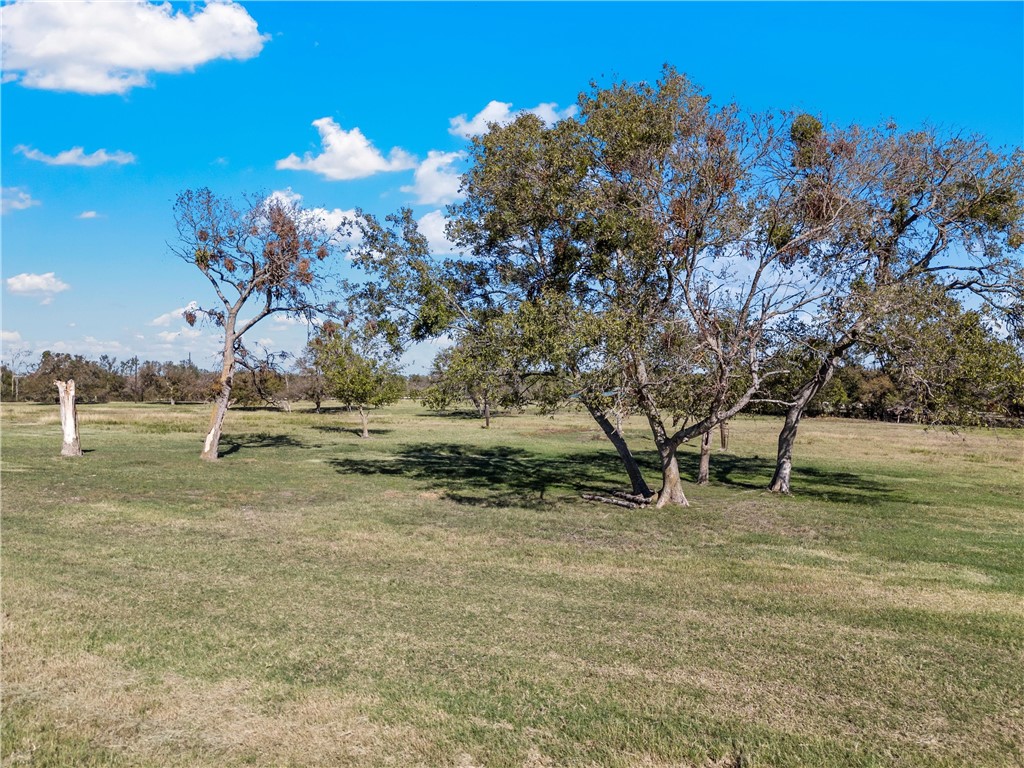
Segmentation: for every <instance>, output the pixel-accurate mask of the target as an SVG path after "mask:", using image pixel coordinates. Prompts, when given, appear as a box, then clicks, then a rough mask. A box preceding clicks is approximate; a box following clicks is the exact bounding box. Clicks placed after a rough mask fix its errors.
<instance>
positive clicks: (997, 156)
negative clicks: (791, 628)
mask: <svg viewBox="0 0 1024 768" xmlns="http://www.w3.org/2000/svg"><path fill="white" fill-rule="evenodd" d="M800 128H801V130H800V135H799V140H798V141H796V142H795V143H796V145H797V146H796V148H795V151H794V154H793V159H792V164H793V166H794V167H795V168H798V169H799V170H800V172H801V173H802V174H804V175H806V176H807V177H808V178H817V177H820V176H821V175H823V174H825V173H827V172H828V169H827V167H825V166H824V165H823V163H826V162H827V161H828V158H830V157H831V156H833V155H835V154H837V153H838V154H842V155H846V156H848V157H850V162H849V164H848V166H847V173H848V179H847V181H848V183H847V186H846V188H847V194H848V195H849V196H850V206H849V207H848V209H847V213H848V215H847V216H845V217H844V218H843V219H842V220H841V221H839V222H837V224H838V226H837V227H836V230H835V234H834V236H833V239H832V242H831V244H830V249H829V254H828V257H827V258H826V259H823V260H821V261H819V262H818V263H817V267H818V270H819V274H820V275H821V276H822V277H823V278H824V279H825V280H826V281H827V284H828V289H829V290H828V298H827V299H826V300H823V301H822V302H820V304H819V305H818V306H817V307H816V308H815V310H816V311H815V313H814V315H813V323H812V327H811V328H810V329H804V331H805V332H804V333H803V334H802V335H801V336H800V337H799V338H794V339H792V340H791V341H792V344H793V346H794V347H798V348H800V349H802V351H803V352H804V353H805V354H806V356H807V357H808V358H809V364H808V365H806V366H804V370H805V371H806V374H805V376H804V378H802V379H801V380H799V381H796V382H794V386H793V388H792V389H791V391H790V392H789V393H788V395H787V396H785V398H784V402H785V405H786V415H785V419H784V423H783V427H782V429H781V431H780V433H779V439H778V453H777V459H776V469H775V474H774V476H773V477H772V480H771V483H770V485H769V488H770V490H772V491H776V492H782V493H788V492H789V491H790V476H791V471H792V457H793V447H794V444H795V442H796V436H797V431H798V428H799V424H800V420H801V418H802V417H803V415H804V414H805V413H806V411H807V408H808V406H809V404H810V403H811V401H812V400H813V399H814V398H815V397H816V396H817V395H818V393H820V392H821V391H822V390H823V388H825V387H826V386H827V385H828V383H829V381H830V380H831V379H832V376H833V375H834V373H835V371H836V369H837V366H838V365H839V364H840V361H841V360H842V359H843V357H844V356H845V355H847V354H849V353H850V352H851V351H853V350H854V349H855V347H856V346H857V345H858V344H862V343H864V342H865V341H867V340H870V349H871V350H873V351H875V352H876V353H878V354H884V351H885V349H886V348H887V347H888V348H891V349H903V354H906V344H907V343H908V342H913V341H914V338H913V337H909V338H907V337H901V336H900V335H899V334H898V333H897V329H899V328H900V326H901V323H900V319H901V318H902V319H904V320H909V319H911V318H913V317H914V312H915V310H914V306H915V305H917V306H920V304H921V302H924V303H925V305H926V306H928V305H929V303H931V304H934V305H935V306H936V308H937V307H938V305H939V304H941V299H940V298H938V297H937V296H936V294H942V293H948V294H950V295H952V296H972V297H974V300H975V301H977V302H978V303H979V304H981V305H985V306H987V307H988V308H989V310H990V311H991V312H993V313H994V314H996V315H1001V316H1002V317H1003V318H1006V317H1008V316H1009V317H1012V315H1013V312H1014V310H1015V309H1016V308H1017V307H1019V306H1020V305H1021V301H1022V297H1024V279H1022V267H1021V254H1022V251H1021V248H1020V247H1021V245H1022V243H1024V231H1022V230H1024V154H1022V153H1021V151H1020V150H1019V149H1018V150H1016V151H1014V152H1012V153H1008V152H1000V151H996V150H993V149H992V148H990V147H989V146H988V145H987V144H986V143H985V142H984V141H983V140H981V139H979V138H974V137H963V136H952V137H950V136H943V135H942V134H940V133H939V132H938V131H935V130H921V131H910V132H903V131H900V130H898V129H897V127H896V126H893V125H889V126H886V127H884V128H880V129H876V130H870V131H861V130H858V129H851V130H849V131H844V132H841V133H840V132H836V131H832V132H827V131H825V130H824V129H823V128H822V126H821V124H820V123H818V122H817V121H813V120H810V119H806V118H805V119H804V121H803V122H802V125H801V126H800ZM903 326H904V327H908V326H907V324H906V323H903ZM954 351H955V352H956V353H957V354H969V353H970V351H969V350H967V349H965V348H964V347H963V346H961V347H960V348H958V349H956V350H954ZM918 356H919V357H921V356H927V351H926V350H921V351H920V354H919V355H918Z"/></svg>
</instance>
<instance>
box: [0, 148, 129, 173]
mask: <svg viewBox="0 0 1024 768" xmlns="http://www.w3.org/2000/svg"><path fill="white" fill-rule="evenodd" d="M14 151H15V152H17V153H20V154H22V155H24V156H25V157H27V158H28V159H29V160H38V161H39V162H40V163H46V164H47V165H78V166H81V167H83V168H95V167H96V166H98V165H105V164H106V163H114V164H115V165H128V164H130V163H134V162H135V155H133V154H132V153H131V152H123V151H121V150H120V149H118V150H115V151H113V152H107V150H105V149H97V150H96V151H95V152H92V153H91V154H86V153H85V149H83V148H82V147H72V148H71V149H65V150H64V151H63V152H58V153H57V154H56V155H47V154H46V153H44V152H40V151H39V150H38V149H33V148H32V147H28V146H26V145H24V144H19V145H18V146H16V147H15V148H14Z"/></svg>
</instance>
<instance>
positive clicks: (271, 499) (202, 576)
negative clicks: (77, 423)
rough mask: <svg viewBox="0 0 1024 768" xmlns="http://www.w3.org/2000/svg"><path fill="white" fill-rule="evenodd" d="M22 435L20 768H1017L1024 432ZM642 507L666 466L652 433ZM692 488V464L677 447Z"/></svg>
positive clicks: (572, 421)
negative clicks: (695, 441)
mask: <svg viewBox="0 0 1024 768" xmlns="http://www.w3.org/2000/svg"><path fill="white" fill-rule="evenodd" d="M206 416H207V410H206V408H200V407H198V406H177V407H169V406H156V405H129V404H114V405H96V406H89V405H86V406H81V407H80V420H81V433H82V446H83V448H84V449H85V450H86V451H87V453H86V455H85V456H83V457H82V458H79V459H61V458H60V456H59V453H60V444H61V435H60V428H59V419H58V413H57V407H56V406H55V405H53V406H42V405H28V404H4V405H3V406H0V419H2V422H0V426H2V440H3V442H2V465H3V496H2V504H3V507H2V515H3V516H2V531H0V533H2V574H0V575H2V589H3V593H2V599H3V731H2V742H0V750H2V754H0V762H2V764H3V766H4V767H5V768H7V767H8V766H11V767H12V768H13V766H20V765H32V766H218V767H219V766H240V765H256V766H459V767H461V768H468V767H469V766H531V767H532V768H537V767H540V766H563V765H566V766H646V767H647V768H655V767H656V766H730V767H731V766H740V765H743V766H815V767H817V766H844V767H845V766H958V767H959V766H1021V765H1024V477H1022V471H1024V434H1021V433H1020V432H1009V431H971V432H968V433H963V434H958V435H957V434H951V433H949V432H945V431H934V430H933V431H925V430H924V429H922V428H921V427H917V426H909V425H902V426H900V425H892V424H885V425H883V424H876V423H867V422H854V421H839V420H811V421H807V422H805V425H803V426H802V427H801V435H800V439H799V442H798V446H797V456H796V464H795V469H794V473H793V486H794V490H795V493H794V495H793V496H792V497H775V496H772V495H770V494H767V493H765V492H763V491H762V490H761V489H762V488H763V487H764V486H765V485H766V484H767V482H768V479H769V478H770V476H771V470H772V466H773V461H772V457H773V456H774V442H775V438H776V430H777V428H778V423H777V422H776V421H774V420H770V419H760V418H752V417H748V418H739V419H737V420H736V421H735V422H734V424H733V428H732V438H731V446H730V448H731V451H730V453H728V454H722V453H718V452H716V453H715V455H714V456H713V459H712V481H713V484H712V485H711V486H708V487H706V488H697V487H694V486H690V487H688V488H687V492H688V495H689V497H690V500H691V504H692V506H691V507H689V508H685V509H684V508H675V509H664V510H642V511H628V510H624V509H619V508H616V507H611V506H606V505H601V504H595V503H589V502H585V501H582V500H581V499H580V498H579V496H580V493H581V492H584V491H588V490H605V489H609V488H614V487H622V486H624V485H625V480H624V478H622V477H621V473H620V472H619V469H618V465H617V459H616V457H615V454H614V451H613V450H612V448H611V446H610V445H609V444H608V443H607V442H606V441H605V440H604V438H603V437H602V436H601V435H600V433H599V431H598V430H597V428H596V425H594V424H592V423H590V422H588V420H587V419H586V418H585V417H584V416H581V415H576V414H566V415H560V416H557V417H555V418H553V419H552V418H548V417H542V416H537V415H530V414H526V415H522V416H515V417H511V416H509V417H499V418H497V419H495V421H494V427H493V428H492V429H491V430H483V429H481V428H480V422H479V421H477V420H475V419H470V418H462V417H457V416H449V417H441V416H434V415H430V414H427V413H425V412H423V411H422V410H420V409H419V408H418V407H417V406H415V405H414V404H412V403H404V404H401V405H399V406H397V407H395V408H390V409H387V410H384V411H378V412H374V413H373V414H372V416H371V422H370V427H371V432H372V438H371V439H369V440H361V439H360V438H359V437H358V436H357V431H358V415H357V414H347V413H344V412H338V411H336V412H331V413H324V414H320V415H318V414H314V413H310V412H306V411H303V410H296V411H294V412H292V413H279V412H271V411H262V410H251V411H231V412H229V414H228V419H227V423H226V432H225V438H224V440H223V442H222V446H221V447H222V450H223V451H225V452H226V455H225V457H224V458H223V460H222V461H220V462H218V463H216V464H206V463H203V462H200V460H199V458H198V457H199V452H200V449H201V442H202V436H203V430H204V424H205V420H206ZM628 427H629V430H628V431H629V432H630V434H631V435H632V436H633V438H634V441H635V443H636V445H637V446H638V448H640V449H641V450H640V454H641V459H642V460H643V462H644V463H645V466H647V467H648V468H649V470H650V471H649V472H648V477H649V480H650V481H651V482H652V484H655V483H656V481H657V479H658V477H657V473H656V472H655V471H654V466H655V464H656V462H655V455H654V453H653V451H652V450H651V449H652V447H653V446H652V443H651V442H650V440H649V439H647V438H646V437H645V432H644V429H643V425H642V424H641V422H640V421H639V420H635V421H633V422H631V423H630V424H629V425H628ZM682 461H683V462H684V465H683V470H684V473H686V474H687V476H689V477H693V475H694V473H695V471H696V464H697V455H696V447H695V446H690V447H687V448H686V449H685V450H684V453H683V456H682Z"/></svg>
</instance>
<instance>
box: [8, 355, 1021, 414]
mask: <svg viewBox="0 0 1024 768" xmlns="http://www.w3.org/2000/svg"><path fill="white" fill-rule="evenodd" d="M0 370H2V376H3V377H2V390H0V393H2V398H3V399H4V400H6V401H12V400H23V401H32V402H55V401H56V399H57V390H56V387H55V386H54V381H56V380H62V381H63V380H66V379H74V380H75V384H76V388H77V392H78V399H79V402H82V403H105V402H112V401H120V402H138V403H142V402H168V403H172V404H173V403H185V402H192V403H195V402H210V401H212V400H213V398H214V397H215V396H216V394H217V391H218V376H219V375H218V373H216V372H214V371H208V370H204V369H202V368H200V367H199V366H197V365H196V364H195V363H193V362H192V361H191V360H182V361H181V362H177V363H174V362H169V361H168V362H158V361H155V360H139V358H137V357H132V358H129V359H127V360H122V361H118V360H117V359H115V358H112V357H109V356H107V355H101V356H100V358H99V359H98V360H90V359H88V358H85V357H83V356H81V355H69V354H66V353H62V352H43V354H42V356H41V357H40V359H39V363H38V364H37V365H36V366H35V367H34V369H32V370H31V371H30V372H27V373H23V374H22V375H16V374H15V372H14V371H13V370H12V369H11V368H10V367H8V366H7V365H3V366H2V368H0ZM446 374H447V372H446V371H445V370H443V369H439V368H437V367H435V369H434V371H433V372H431V373H430V374H427V375H425V374H411V375H408V376H405V377H403V378H404V380H405V390H406V391H405V397H410V398H414V399H418V400H422V401H423V403H424V405H425V406H427V407H428V408H432V409H434V410H452V409H459V408H466V409H475V410H478V411H479V410H481V408H483V405H482V404H483V402H484V398H483V395H481V393H479V392H476V391H475V390H474V389H473V387H472V386H468V387H458V386H455V387H453V386H452V384H453V383H454V382H452V381H448V380H446V378H447V376H446ZM440 388H444V389H445V390H446V392H447V396H446V397H445V398H442V399H439V398H438V396H437V393H438V390H439V389H440ZM322 389H323V384H322V381H321V380H320V378H319V376H318V374H317V373H316V372H315V371H309V370H303V369H302V367H301V366H300V369H299V370H294V371H283V370H279V369H276V368H273V367H270V366H263V367H256V368H252V369H245V370H241V371H239V372H238V373H237V374H236V376H235V385H234V388H233V390H232V394H233V400H234V402H235V403H236V404H238V405H275V406H281V405H284V404H285V403H291V402H296V401H301V400H308V401H316V400H317V399H318V394H319V395H320V396H321V397H322V394H323V393H322ZM780 389H781V388H780ZM780 394H781V391H780ZM961 394H962V396H963V398H964V399H965V400H967V401H969V402H965V405H966V406H967V407H969V408H971V409H972V411H973V413H974V414H975V415H976V419H974V420H975V421H976V422H977V423H979V424H987V425H990V426H1024V406H1022V405H1021V404H1020V403H1019V402H1018V401H1017V398H1016V397H1015V393H1014V392H1013V391H1011V389H1010V387H1006V388H998V387H997V388H992V387H989V388H986V389H985V391H984V392H966V391H965V392H963V393H961ZM491 397H492V398H493V401H494V403H495V404H496V405H498V406H499V407H501V406H504V405H507V404H509V403H512V404H514V405H515V406H525V405H528V404H529V397H528V396H527V397H524V396H523V393H512V392H499V393H496V394H492V395H491ZM919 398H920V390H918V389H917V388H915V387H912V386H901V384H900V383H898V377H894V376H890V374H889V373H888V372H886V371H885V370H884V369H883V368H881V367H877V366H872V365H870V364H866V363H864V362H857V361H847V362H845V363H844V365H843V366H842V367H841V368H840V369H839V370H838V371H837V372H836V376H835V377H834V378H833V380H832V381H831V382H830V383H829V385H828V386H827V387H826V388H825V389H824V390H823V391H822V392H821V393H820V394H819V395H818V397H816V398H815V400H814V401H813V403H812V404H811V407H810V408H809V414H808V415H812V416H822V415H824V416H841V417H848V418H858V419H873V420H879V421H897V422H899V421H915V420H917V416H916V414H917V413H919V412H920V410H921V409H920V408H919V403H918V402H917V400H918V399H919ZM771 400H772V392H771V391H767V392H766V393H765V397H764V398H763V399H762V401H761V402H757V401H755V402H754V403H753V404H752V405H751V407H750V408H749V409H748V410H749V412H751V413H760V414H780V413H782V412H784V408H783V406H781V405H779V404H776V403H773V402H772V401H771Z"/></svg>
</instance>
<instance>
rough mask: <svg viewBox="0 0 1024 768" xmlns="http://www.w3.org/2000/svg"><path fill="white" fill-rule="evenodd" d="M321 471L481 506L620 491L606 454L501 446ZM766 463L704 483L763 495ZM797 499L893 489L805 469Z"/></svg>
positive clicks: (852, 498)
mask: <svg viewBox="0 0 1024 768" xmlns="http://www.w3.org/2000/svg"><path fill="white" fill-rule="evenodd" d="M679 458H680V470H681V471H682V472H683V473H684V478H685V479H686V480H688V481H690V482H692V481H693V480H694V479H695V478H696V475H697V464H698V461H699V457H698V456H696V455H694V454H689V453H687V454H681V455H680V457H679ZM637 460H638V462H639V463H640V465H641V467H642V469H643V471H644V475H645V477H646V478H647V480H648V482H649V483H651V485H652V487H654V488H655V489H657V487H658V480H659V478H660V473H659V471H658V469H657V467H658V460H657V454H656V453H655V452H653V451H645V452H641V453H639V454H638V455H637ZM329 464H330V465H331V466H332V467H334V469H335V470H336V471H338V472H339V473H342V474H357V475H387V476H393V477H406V478H409V479H412V480H416V481H419V482H422V483H425V484H427V485H428V486H429V487H430V488H432V489H435V490H443V491H445V492H446V495H447V496H448V498H450V499H452V500H453V501H456V502H459V503H465V504H477V505H485V506H493V505H514V506H529V505H535V504H538V503H545V502H546V501H548V500H550V498H551V497H552V495H555V494H556V493H557V491H559V490H560V491H562V492H565V491H569V492H573V493H577V494H578V493H583V492H597V493H601V492H606V493H607V492H610V491H612V490H615V489H619V490H623V489H627V488H628V482H627V480H626V475H625V472H624V471H623V469H622V465H621V463H620V462H619V459H618V457H617V456H616V455H615V453H614V452H613V451H611V450H610V449H609V450H607V451H600V450H595V451H585V452H579V453H573V454H554V455H552V454H548V453H535V452H533V451H530V450H528V449H525V448H516V447H509V446H494V447H488V448H484V447H480V446H467V445H460V444H456V443H426V444H422V443H421V444H417V445H405V446H399V447H398V448H396V450H395V453H393V454H388V455H384V456H381V457H379V458H351V457H344V458H336V459H331V460H330V461H329ZM774 466H775V465H774V462H773V461H770V460H768V459H762V458H759V457H754V458H751V457H744V456H732V455H729V454H721V455H716V456H713V457H712V463H711V478H712V483H714V484H715V485H720V486H727V487H733V488H742V489H765V488H766V487H767V485H768V480H769V479H770V478H771V475H772V471H773V469H774ZM793 481H794V488H796V489H797V490H796V493H797V494H798V495H805V496H813V497H816V498H822V499H827V500H829V501H833V502H839V503H856V504H861V503H871V502H877V501H881V500H883V499H885V500H890V501H891V500H896V497H895V496H894V495H893V489H892V488H891V487H889V486H887V485H884V484H882V483H879V482H876V481H873V480H870V479H867V478H864V477H861V476H860V475H855V474H852V473H848V472H826V471H822V470H818V469H814V468H805V469H801V470H799V471H796V470H794V473H793Z"/></svg>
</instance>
